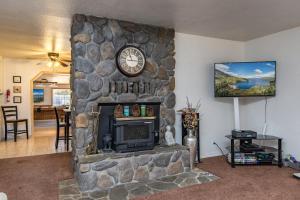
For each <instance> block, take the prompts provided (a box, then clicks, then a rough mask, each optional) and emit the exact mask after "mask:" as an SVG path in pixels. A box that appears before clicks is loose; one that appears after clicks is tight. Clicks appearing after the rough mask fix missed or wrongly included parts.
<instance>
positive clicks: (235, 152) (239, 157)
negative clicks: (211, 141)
mask: <svg viewBox="0 0 300 200" xmlns="http://www.w3.org/2000/svg"><path fill="white" fill-rule="evenodd" d="M225 137H226V138H228V139H229V140H230V141H231V144H230V146H229V147H228V150H229V151H230V153H229V155H228V158H229V159H228V162H229V163H230V164H231V167H233V168H234V167H235V166H236V165H277V166H278V167H282V149H281V141H282V138H279V137H276V136H271V135H257V138H256V139H249V138H234V137H232V135H226V136H225ZM236 140H237V141H239V144H238V145H235V141H236ZM263 140H264V141H266V140H273V141H274V140H275V141H276V140H277V148H273V147H268V146H258V145H255V144H252V141H263ZM247 144H248V146H250V147H251V146H253V147H254V148H253V149H251V148H246V150H245V148H243V147H244V146H245V145H247ZM248 146H247V147H248ZM269 153H270V154H274V155H275V154H277V158H276V157H275V158H274V159H272V160H267V159H265V158H263V159H261V157H264V156H268V154H269Z"/></svg>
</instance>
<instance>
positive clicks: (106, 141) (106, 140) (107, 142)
mask: <svg viewBox="0 0 300 200" xmlns="http://www.w3.org/2000/svg"><path fill="white" fill-rule="evenodd" d="M111 141H112V137H111V135H105V136H104V137H103V151H104V152H111V151H112V149H111Z"/></svg>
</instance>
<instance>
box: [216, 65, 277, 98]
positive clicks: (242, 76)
mask: <svg viewBox="0 0 300 200" xmlns="http://www.w3.org/2000/svg"><path fill="white" fill-rule="evenodd" d="M275 83H276V62H275V61H265V62H236V63H218V64H215V96H216V97H245V96H275V91H276V87H275Z"/></svg>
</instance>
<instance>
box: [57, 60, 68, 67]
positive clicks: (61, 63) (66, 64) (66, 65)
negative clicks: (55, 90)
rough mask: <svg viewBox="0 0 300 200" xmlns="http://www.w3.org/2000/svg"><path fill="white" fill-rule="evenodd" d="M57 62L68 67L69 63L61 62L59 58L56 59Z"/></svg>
mask: <svg viewBox="0 0 300 200" xmlns="http://www.w3.org/2000/svg"><path fill="white" fill-rule="evenodd" d="M58 62H59V63H60V64H61V66H63V67H68V66H69V65H68V64H66V63H64V62H62V61H60V60H58Z"/></svg>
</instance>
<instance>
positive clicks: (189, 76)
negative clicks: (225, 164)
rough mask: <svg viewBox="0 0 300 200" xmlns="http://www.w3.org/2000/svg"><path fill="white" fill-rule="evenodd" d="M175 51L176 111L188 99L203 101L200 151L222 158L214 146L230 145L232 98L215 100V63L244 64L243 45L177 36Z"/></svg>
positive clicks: (178, 133)
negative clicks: (233, 62) (228, 135)
mask: <svg viewBox="0 0 300 200" xmlns="http://www.w3.org/2000/svg"><path fill="white" fill-rule="evenodd" d="M175 49H176V55H175V59H176V69H175V77H176V87H175V94H176V101H177V103H176V108H175V109H176V110H178V109H180V108H183V107H185V105H186V104H185V103H186V96H188V97H189V99H190V101H191V102H194V103H195V104H196V102H197V101H198V100H199V99H200V100H201V104H202V106H201V114H202V116H201V121H200V148H201V149H200V151H201V157H209V156H215V155H220V151H219V149H217V148H216V146H215V145H213V142H214V141H215V142H217V143H218V144H219V145H220V146H221V147H223V149H224V148H225V146H226V145H228V141H227V140H226V139H225V138H224V136H225V135H226V134H230V133H231V130H232V129H233V127H234V124H233V121H234V120H233V104H232V98H219V99H218V98H214V83H213V73H214V70H213V69H214V66H213V65H214V63H215V62H225V61H241V60H243V58H244V43H242V42H236V41H229V40H222V39H215V38H208V37H202V36H196V35H189V34H182V33H176V34H175ZM175 127H176V141H177V142H181V120H180V114H178V115H177V117H176V126H175Z"/></svg>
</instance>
